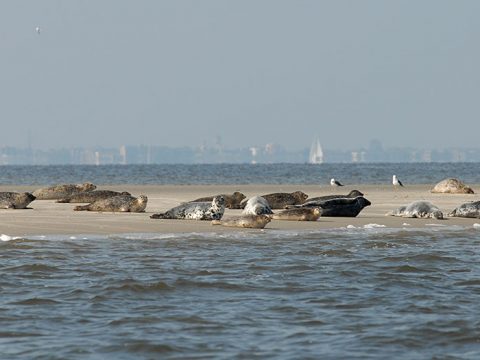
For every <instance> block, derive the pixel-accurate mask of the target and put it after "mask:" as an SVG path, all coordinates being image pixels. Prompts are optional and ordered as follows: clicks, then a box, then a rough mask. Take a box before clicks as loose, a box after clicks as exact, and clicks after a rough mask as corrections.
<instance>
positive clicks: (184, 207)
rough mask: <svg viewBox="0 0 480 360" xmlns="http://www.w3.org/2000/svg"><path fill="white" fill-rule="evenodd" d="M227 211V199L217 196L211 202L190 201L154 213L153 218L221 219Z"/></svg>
mask: <svg viewBox="0 0 480 360" xmlns="http://www.w3.org/2000/svg"><path fill="white" fill-rule="evenodd" d="M224 212H225V199H224V198H223V196H216V197H214V198H213V200H212V201H211V202H208V201H200V202H189V203H184V204H180V205H178V206H175V207H174V208H171V209H170V210H167V211H165V212H164V213H159V214H153V215H151V216H150V218H152V219H186V220H220V219H221V218H222V216H223V213H224Z"/></svg>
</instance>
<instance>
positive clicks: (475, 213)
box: [448, 201, 480, 218]
mask: <svg viewBox="0 0 480 360" xmlns="http://www.w3.org/2000/svg"><path fill="white" fill-rule="evenodd" d="M448 216H455V217H466V218H480V201H474V202H469V203H465V204H462V205H460V206H459V207H457V208H456V209H454V210H453V211H452V212H451V213H450V214H448Z"/></svg>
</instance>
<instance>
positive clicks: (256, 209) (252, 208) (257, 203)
mask: <svg viewBox="0 0 480 360" xmlns="http://www.w3.org/2000/svg"><path fill="white" fill-rule="evenodd" d="M242 214H243V215H262V214H273V211H272V208H271V207H270V205H269V203H268V201H267V200H265V198H263V197H262V196H254V197H252V198H250V199H248V201H247V202H246V204H245V208H244V209H243V211H242Z"/></svg>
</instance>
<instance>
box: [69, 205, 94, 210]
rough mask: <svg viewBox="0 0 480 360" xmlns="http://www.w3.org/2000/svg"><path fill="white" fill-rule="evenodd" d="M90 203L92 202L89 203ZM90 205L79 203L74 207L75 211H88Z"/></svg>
mask: <svg viewBox="0 0 480 360" xmlns="http://www.w3.org/2000/svg"><path fill="white" fill-rule="evenodd" d="M89 205H90V204H89ZM89 205H78V206H75V207H74V208H73V211H88V210H89V208H88V207H89Z"/></svg>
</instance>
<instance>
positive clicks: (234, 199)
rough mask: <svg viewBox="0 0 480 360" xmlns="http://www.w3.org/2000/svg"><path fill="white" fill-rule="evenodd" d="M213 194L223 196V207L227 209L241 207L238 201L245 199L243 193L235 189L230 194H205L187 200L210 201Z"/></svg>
mask: <svg viewBox="0 0 480 360" xmlns="http://www.w3.org/2000/svg"><path fill="white" fill-rule="evenodd" d="M215 196H223V198H224V199H225V207H226V208H227V209H241V207H240V203H241V202H242V200H243V199H245V195H244V194H242V193H241V192H238V191H235V192H234V193H233V194H231V195H228V194H220V195H214V196H207V197H203V198H199V199H196V200H193V201H189V202H204V201H212V200H213V198H214V197H215Z"/></svg>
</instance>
